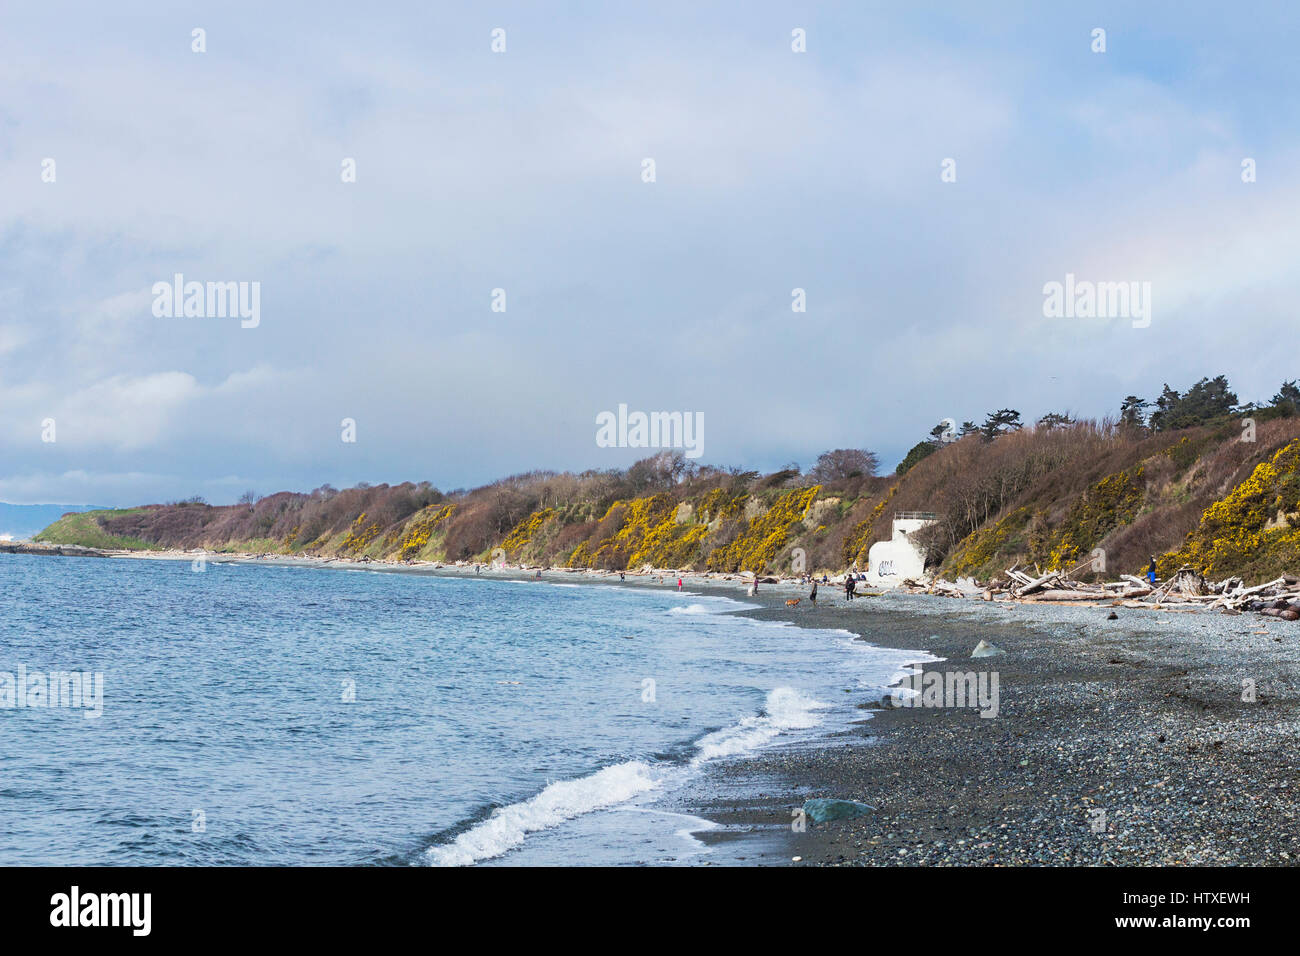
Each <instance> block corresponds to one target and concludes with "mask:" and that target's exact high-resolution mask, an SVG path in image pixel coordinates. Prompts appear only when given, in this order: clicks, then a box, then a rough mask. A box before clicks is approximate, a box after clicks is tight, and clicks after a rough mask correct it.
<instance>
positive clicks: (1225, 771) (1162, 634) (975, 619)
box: [111, 552, 1300, 865]
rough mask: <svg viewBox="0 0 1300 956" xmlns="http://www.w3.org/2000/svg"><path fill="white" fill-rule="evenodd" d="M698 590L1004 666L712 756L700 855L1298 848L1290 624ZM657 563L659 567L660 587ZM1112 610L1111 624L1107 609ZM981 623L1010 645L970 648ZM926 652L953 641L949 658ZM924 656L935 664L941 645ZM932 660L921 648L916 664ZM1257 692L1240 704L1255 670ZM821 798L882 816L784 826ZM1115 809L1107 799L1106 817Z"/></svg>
mask: <svg viewBox="0 0 1300 956" xmlns="http://www.w3.org/2000/svg"><path fill="white" fill-rule="evenodd" d="M111 556H113V557H129V558H134V559H137V560H185V561H191V562H193V561H195V560H196V559H198V558H200V557H202V558H203V559H204V560H207V561H212V562H236V563H249V564H275V565H285V566H299V567H331V568H337V569H345V570H369V571H379V572H391V573H411V574H422V575H435V576H454V577H477V578H487V579H494V578H495V579H498V580H504V579H513V580H519V579H521V578H523V579H533V578H535V576H536V571H535V569H531V568H528V569H520V568H496V569H488V570H484V571H483V572H482V573H481V574H478V575H476V574H475V572H474V568H473V566H472V565H469V566H460V567H457V566H455V565H442V566H440V567H439V566H435V565H433V564H428V565H407V564H399V563H389V562H378V561H343V560H336V559H324V558H291V557H288V556H279V555H260V556H259V555H244V554H217V553H212V552H206V553H202V554H200V553H197V552H127V553H112V554H111ZM575 576H576V578H577V579H578V580H580V581H581V582H582V583H590V584H594V585H600V584H613V585H622V586H633V587H653V588H656V589H659V590H670V591H675V590H676V579H677V577H678V574H676V573H670V572H667V571H664V572H663V573H662V574H660V573H650V574H645V573H642V574H637V573H628V574H627V575H626V579H625V580H620V579H619V578H618V573H617V572H595V571H583V570H553V569H552V570H545V569H544V570H543V571H542V575H541V580H542V581H544V582H545V581H550V582H555V581H569V582H573V581H574V580H575ZM680 577H681V578H682V581H683V585H684V588H683V590H685V591H694V592H697V593H700V594H706V595H716V596H723V597H729V598H732V599H736V600H742V601H744V602H746V603H749V604H751V605H758V607H752V608H748V609H740V610H733V611H730V612H728V613H731V614H736V615H739V616H746V617H751V618H755V619H759V620H768V621H776V622H784V623H789V624H792V625H795V626H799V627H806V628H815V629H827V630H836V629H840V630H844V631H849V632H851V633H853V634H854V635H856V636H857V637H858V638H859V639H862V640H866V641H868V642H870V643H871V644H874V645H876V646H880V647H884V648H890V649H898V650H904V651H908V650H914V651H916V652H917V655H918V656H917V661H916V662H915V663H914V664H913V665H912V666H913V667H917V668H919V670H920V671H921V672H922V673H928V672H931V671H938V672H941V673H948V672H951V671H957V672H969V671H976V672H979V671H996V672H997V673H998V675H999V677H1000V696H1001V703H1000V708H999V712H998V714H997V716H996V717H994V718H992V719H985V718H982V717H980V716H979V715H978V713H977V712H976V711H975V710H974V709H971V708H964V709H963V708H897V707H892V706H889V705H888V703H883V704H882V702H881V699H880V695H879V694H877V695H875V696H872V694H870V693H868V692H867V691H863V692H861V693H860V694H855V695H854V698H853V700H854V705H855V706H856V707H857V708H859V709H860V710H862V712H863V713H862V717H863V719H862V720H861V721H856V722H854V723H853V725H852V726H851V727H850V728H849V729H848V730H839V731H828V732H827V733H826V734H824V735H823V736H821V737H819V738H817V739H816V740H815V741H813V742H808V741H804V742H799V743H791V742H784V743H782V742H777V743H776V744H774V745H773V746H772V747H771V748H770V749H766V750H764V751H761V752H759V753H757V754H753V755H749V756H744V757H736V758H726V759H723V760H720V761H717V762H716V763H711V764H710V765H709V766H708V767H707V768H706V769H705V771H704V773H703V774H701V776H700V778H699V779H698V780H697V781H696V782H695V783H694V784H692V785H691V786H688V787H686V788H685V789H683V790H682V791H681V792H677V793H674V794H670V795H666V797H665V799H664V801H663V803H662V804H661V806H663V807H664V808H666V809H671V810H676V811H678V812H681V813H684V814H689V815H691V816H694V817H697V818H702V819H705V820H708V821H710V822H711V823H712V824H713V826H712V827H711V828H709V829H706V830H702V831H698V832H696V833H695V837H696V838H697V839H698V840H700V841H701V842H703V843H704V844H705V845H707V846H709V847H711V848H717V849H718V850H719V851H720V852H719V856H721V857H725V859H718V858H715V859H714V860H710V858H709V857H710V856H711V854H707V853H706V854H703V855H702V856H701V857H700V858H699V860H698V862H699V863H700V864H703V865H717V864H722V865H756V864H764V865H790V864H792V863H793V864H795V865H1225V864H1226V865H1293V864H1294V863H1295V862H1296V860H1297V858H1300V846H1298V845H1297V838H1298V834H1300V822H1298V821H1300V806H1297V803H1298V801H1297V794H1298V793H1300V758H1297V757H1296V756H1294V752H1295V743H1296V740H1297V735H1300V644H1298V643H1297V642H1296V641H1295V640H1294V638H1292V637H1291V633H1290V632H1291V630H1292V628H1293V625H1291V624H1290V623H1288V622H1285V621H1280V620H1276V619H1269V618H1261V617H1258V616H1256V615H1245V614H1222V613H1212V612H1207V611H1204V610H1199V609H1190V608H1186V607H1165V608H1161V609H1156V610H1152V609H1146V608H1141V609H1124V608H1113V607H1112V605H1110V604H1109V603H1104V604H1099V603H1096V602H1090V603H1087V604H1075V603H1073V602H1071V603H1046V602H1044V603H1035V602H1003V601H994V602H986V601H956V600H953V599H951V598H940V597H937V596H931V595H912V594H906V593H903V592H886V593H885V594H883V595H880V596H876V597H870V598H859V599H857V600H855V601H853V602H852V603H851V604H850V603H848V602H846V601H845V600H844V599H843V595H842V594H841V593H839V592H837V591H836V590H835V589H834V588H831V587H826V588H824V589H823V591H822V594H821V600H820V601H819V604H818V606H816V607H810V606H809V605H808V603H807V601H806V599H805V600H802V601H801V602H800V604H799V605H798V606H795V607H788V606H786V605H785V600H786V599H787V598H789V597H792V596H796V595H798V596H800V597H805V596H806V590H807V589H806V586H803V585H799V584H797V583H796V582H795V581H792V580H788V581H784V582H781V583H778V584H770V585H764V586H762V587H760V590H759V593H758V594H757V595H748V594H747V593H746V591H747V588H748V584H749V580H748V579H746V578H742V577H741V576H739V575H718V574H712V575H696V574H685V573H683V574H681V575H680ZM661 580H662V583H661ZM1112 613H1114V614H1117V615H1118V617H1117V619H1115V620H1110V619H1109V615H1110V614H1112ZM980 640H987V641H989V642H990V643H992V644H994V645H996V646H998V647H999V648H1002V649H1003V650H1004V651H1005V652H1006V653H1005V654H1003V655H1001V656H997V657H992V658H985V659H975V660H972V659H971V658H970V654H971V651H972V649H973V648H974V647H975V645H976V644H977V643H978V642H979V641H980ZM933 658H938V660H934V659H933ZM927 659H928V660H927ZM923 662H924V663H923ZM1246 680H1249V681H1253V682H1254V694H1255V700H1254V702H1247V701H1243V700H1242V697H1243V681H1246ZM815 797H827V798H834V799H847V800H855V801H859V802H862V803H866V804H869V805H871V806H872V807H874V808H875V812H873V813H871V814H869V815H867V816H863V817H859V818H856V819H852V820H842V821H836V822H831V823H825V824H814V823H811V822H810V823H808V825H807V827H806V829H805V830H804V831H803V832H795V830H793V829H792V826H791V819H792V812H793V811H795V810H796V809H798V808H799V807H801V806H802V805H803V803H804V801H805V800H807V799H810V798H815ZM1101 814H1104V816H1102V815H1101Z"/></svg>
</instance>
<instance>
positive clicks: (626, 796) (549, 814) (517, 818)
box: [428, 760, 660, 866]
mask: <svg viewBox="0 0 1300 956" xmlns="http://www.w3.org/2000/svg"><path fill="white" fill-rule="evenodd" d="M659 783H660V781H659V780H658V779H656V777H655V775H654V774H653V772H652V771H651V769H650V767H649V765H647V764H644V763H642V762H641V761H639V760H632V761H629V762H627V763H620V764H615V765H614V766H612V767H606V768H605V769H604V770H600V771H597V772H596V773H593V774H592V775H591V776H589V777H579V778H578V779H577V780H562V781H560V782H559V783H553V784H551V785H550V786H549V787H547V788H546V789H545V790H543V791H542V792H541V793H539V794H537V796H535V797H533V798H532V799H531V800H525V801H524V802H523V803H515V804H511V805H510V806H508V807H501V808H500V809H497V810H494V811H493V812H492V815H491V816H490V817H488V818H487V819H486V820H484V821H483V822H482V823H479V824H477V825H476V826H474V827H471V828H470V829H469V830H466V831H465V832H464V833H462V834H461V835H460V836H458V837H456V839H455V840H453V841H452V842H451V843H449V844H447V845H446V846H435V847H431V848H430V849H429V850H428V856H429V861H430V862H431V863H432V864H433V865H435V866H468V865H469V864H471V863H476V862H478V861H479V860H486V859H488V858H490V857H494V856H500V855H501V854H502V853H505V852H506V851H507V850H511V849H513V848H515V847H517V846H519V845H520V844H521V843H523V842H524V838H525V837H526V836H527V835H528V834H529V833H532V832H534V831H536V830H546V829H549V828H550V827H553V826H557V825H559V824H561V823H563V822H564V821H565V820H571V819H573V818H574V817H578V816H581V815H582V814H584V813H590V812H591V811H592V810H601V809H604V808H606V807H612V806H614V805H615V804H619V803H623V802H624V801H626V800H631V799H632V798H633V797H635V796H637V795H638V794H641V793H645V792H646V791H647V790H652V789H654V788H655V787H657V786H658V785H659Z"/></svg>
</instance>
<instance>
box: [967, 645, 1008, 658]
mask: <svg viewBox="0 0 1300 956" xmlns="http://www.w3.org/2000/svg"><path fill="white" fill-rule="evenodd" d="M1005 653H1006V651H1004V650H1003V649H1002V648H1000V647H998V646H997V645H995V644H990V643H989V642H988V641H980V642H979V643H978V644H976V645H975V650H973V651H971V654H970V656H971V657H997V656H998V655H999V654H1005Z"/></svg>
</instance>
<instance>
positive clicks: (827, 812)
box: [803, 797, 876, 823]
mask: <svg viewBox="0 0 1300 956" xmlns="http://www.w3.org/2000/svg"><path fill="white" fill-rule="evenodd" d="M803 812H804V813H805V814H807V816H808V819H809V820H811V821H812V822H813V823H826V822H828V821H830V820H852V819H853V818H854V817H860V816H863V815H865V814H868V813H875V812H876V808H875V807H872V806H868V805H867V804H865V803H858V802H857V801H856V800H829V799H826V798H824V797H815V798H813V799H812V800H805V801H804V805H803Z"/></svg>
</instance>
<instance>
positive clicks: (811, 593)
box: [808, 578, 817, 607]
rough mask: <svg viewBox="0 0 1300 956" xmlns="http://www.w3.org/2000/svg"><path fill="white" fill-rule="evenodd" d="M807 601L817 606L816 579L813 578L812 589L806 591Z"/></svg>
mask: <svg viewBox="0 0 1300 956" xmlns="http://www.w3.org/2000/svg"><path fill="white" fill-rule="evenodd" d="M808 603H809V604H811V605H812V606H813V607H816V606H817V579H816V578H813V583H812V590H811V591H809V592H808Z"/></svg>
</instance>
